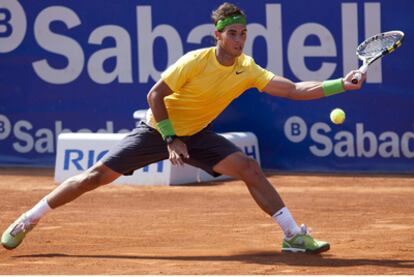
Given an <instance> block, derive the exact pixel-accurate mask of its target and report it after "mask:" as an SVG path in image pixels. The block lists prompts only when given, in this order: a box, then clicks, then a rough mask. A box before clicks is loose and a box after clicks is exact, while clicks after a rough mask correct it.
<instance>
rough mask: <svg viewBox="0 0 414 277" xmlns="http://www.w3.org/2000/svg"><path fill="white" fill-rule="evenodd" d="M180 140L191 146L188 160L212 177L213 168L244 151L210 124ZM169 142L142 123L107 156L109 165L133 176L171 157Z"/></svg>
mask: <svg viewBox="0 0 414 277" xmlns="http://www.w3.org/2000/svg"><path fill="white" fill-rule="evenodd" d="M180 139H181V140H182V141H183V142H184V143H185V144H186V145H187V149H188V154H189V155H190V158H189V159H184V162H185V163H188V164H190V165H193V166H196V167H199V168H201V169H203V170H205V171H206V172H208V173H209V174H211V175H212V176H215V177H216V176H220V175H221V174H219V173H217V172H214V171H213V167H214V166H215V165H216V164H217V163H219V162H220V161H221V160H223V159H224V158H226V157H227V156H228V155H230V154H232V153H235V152H239V151H241V150H240V148H238V147H237V146H236V145H235V144H233V143H232V142H231V141H229V140H227V139H226V138H224V137H223V136H220V135H219V134H217V133H215V132H214V131H213V130H212V128H211V127H210V126H208V127H206V128H205V129H203V130H201V131H200V132H198V133H197V134H194V135H192V136H183V137H180ZM168 156H169V155H168V149H167V144H166V143H165V142H164V141H163V139H162V137H161V135H160V133H159V132H158V131H157V130H156V129H154V128H152V127H150V126H148V125H147V124H146V123H144V122H140V123H139V124H138V126H137V127H136V128H135V129H134V130H132V132H131V133H129V134H128V135H127V136H126V137H125V138H123V139H122V140H121V141H120V142H119V143H118V144H117V145H116V146H115V147H114V148H112V149H111V150H110V151H109V152H108V153H107V154H106V155H105V156H104V157H103V158H102V160H101V161H102V162H103V164H105V165H106V166H107V167H109V168H110V169H112V170H113V171H116V172H118V173H120V174H123V175H131V174H132V173H133V172H134V170H137V169H139V168H142V167H144V166H146V165H149V164H152V163H155V162H158V161H161V160H165V159H168Z"/></svg>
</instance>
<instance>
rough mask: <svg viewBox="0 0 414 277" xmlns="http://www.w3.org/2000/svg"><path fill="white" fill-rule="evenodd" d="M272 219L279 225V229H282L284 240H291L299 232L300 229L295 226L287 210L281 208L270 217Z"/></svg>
mask: <svg viewBox="0 0 414 277" xmlns="http://www.w3.org/2000/svg"><path fill="white" fill-rule="evenodd" d="M272 218H273V220H274V221H275V222H276V223H277V224H279V226H280V228H282V230H283V233H285V237H286V238H291V237H293V236H294V235H296V234H297V233H299V232H300V228H299V227H298V225H297V224H296V222H295V220H294V219H293V217H292V215H291V214H290V212H289V210H288V208H286V207H283V208H281V209H280V210H278V211H277V212H276V213H275V214H274V215H273V216H272Z"/></svg>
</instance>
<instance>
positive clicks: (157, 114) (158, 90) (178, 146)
mask: <svg viewBox="0 0 414 277" xmlns="http://www.w3.org/2000/svg"><path fill="white" fill-rule="evenodd" d="M172 93H173V90H172V89H170V87H169V86H168V85H167V84H166V83H165V82H164V81H163V80H162V79H160V80H159V81H158V82H157V83H156V84H155V85H154V86H153V87H152V88H151V90H150V91H149V93H148V95H147V101H148V105H149V106H150V108H151V111H152V114H153V116H154V118H155V121H156V122H161V121H164V120H168V112H167V108H166V107H165V103H164V98H165V97H167V96H168V95H170V94H172ZM167 146H168V152H169V159H170V161H171V163H172V164H173V165H183V164H184V162H183V157H185V158H189V155H188V150H187V146H186V145H185V143H184V142H182V141H181V140H180V139H178V138H176V139H174V141H173V142H172V143H169V144H168V145H167Z"/></svg>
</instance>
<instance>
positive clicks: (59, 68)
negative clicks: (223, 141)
mask: <svg viewBox="0 0 414 277" xmlns="http://www.w3.org/2000/svg"><path fill="white" fill-rule="evenodd" d="M221 3H222V1H215V0H214V1H202V0H193V1H177V0H175V1H172V0H153V1H143V0H140V1H133V0H123V1H109V0H99V1H98V0H89V1H70V0H53V1H52V0H49V1H27V0H22V1H16V0H0V165H3V166H49V167H51V166H53V165H54V160H55V151H56V139H57V136H58V134H59V133H61V132H109V133H118V132H126V131H128V130H131V129H132V128H134V125H135V120H134V119H133V117H132V114H133V112H134V111H135V110H140V109H146V108H148V104H147V102H146V94H147V92H148V91H149V89H150V88H151V86H152V85H153V84H154V83H155V82H156V81H157V80H158V78H159V76H160V74H161V72H162V71H164V70H165V69H166V68H167V67H168V65H170V64H172V63H173V62H175V60H177V59H178V58H179V57H180V56H181V55H182V54H184V53H186V52H188V51H190V50H193V49H197V48H201V47H208V46H211V45H213V44H214V42H213V38H212V36H211V34H212V32H213V30H214V29H213V26H212V24H211V21H210V15H211V12H212V10H214V9H215V8H217V7H218V6H219V5H220V4H221ZM235 3H236V4H238V5H239V6H240V7H241V8H242V9H243V10H245V11H246V13H247V15H248V39H247V41H246V45H245V52H246V53H247V54H249V55H252V56H253V57H254V58H255V60H256V62H257V63H258V64H260V65H261V66H263V67H266V68H267V69H269V70H271V71H273V72H275V73H276V74H278V75H281V76H285V77H286V78H289V79H291V80H292V81H295V82H299V81H305V80H326V79H333V78H339V77H341V76H343V75H344V74H346V73H347V72H349V71H350V70H352V69H356V68H358V66H359V61H358V59H357V57H356V55H355V49H356V46H357V45H358V44H359V42H361V41H362V40H364V39H365V38H366V37H368V36H371V35H373V34H375V33H379V32H383V31H389V30H402V31H403V32H404V33H405V34H406V39H405V42H404V45H403V46H402V47H401V48H400V49H398V51H396V52H395V53H393V54H392V55H391V56H389V57H386V58H384V59H383V60H380V61H378V62H376V63H375V64H373V65H372V66H371V67H370V68H369V73H368V79H367V82H366V84H365V85H364V87H363V89H362V90H360V91H353V92H347V93H343V94H341V95H337V96H333V97H329V98H323V99H319V100H312V101H292V100H286V99H281V98H276V97H271V96H270V95H267V94H265V93H260V92H258V91H257V90H253V89H252V90H249V91H247V92H246V93H244V94H243V95H242V96H241V97H239V98H238V99H236V100H235V101H234V102H233V103H232V104H231V105H230V106H229V107H228V108H227V109H226V110H225V111H224V113H223V114H222V115H221V116H219V117H218V118H217V119H216V121H215V122H214V126H215V129H216V130H217V131H218V132H230V131H249V132H253V133H255V134H256V135H257V137H258V139H259V147H260V152H261V153H260V154H261V160H262V165H263V167H264V168H266V169H274V170H283V171H309V172H380V173H414V86H413V85H412V81H411V76H410V74H411V72H413V71H414V63H413V61H414V59H413V54H412V51H410V47H411V45H413V44H414V39H413V36H412V34H413V33H414V23H413V22H414V21H413V19H412V10H414V1H409V0H394V1H379V0H378V1H371V0H370V1H362V0H354V1H348V0H346V1H345V0H343V1H340V0H331V1H325V0H310V1H303V0H286V1H266V0H256V1H237V2H235ZM337 107H339V108H342V109H343V110H344V111H345V112H346V116H347V118H346V120H345V122H344V123H343V124H342V125H334V124H333V123H331V122H330V120H329V113H330V111H331V110H332V109H334V108H337Z"/></svg>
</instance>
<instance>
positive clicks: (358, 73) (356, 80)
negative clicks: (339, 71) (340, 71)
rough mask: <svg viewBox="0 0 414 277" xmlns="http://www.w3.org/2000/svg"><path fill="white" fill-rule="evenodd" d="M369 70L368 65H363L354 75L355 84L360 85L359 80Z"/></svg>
mask: <svg viewBox="0 0 414 277" xmlns="http://www.w3.org/2000/svg"><path fill="white" fill-rule="evenodd" d="M367 70H368V64H365V63H364V64H363V65H362V66H361V67H360V68H359V69H358V72H357V73H355V74H354V77H353V78H352V81H351V82H352V83H353V84H355V85H356V84H358V82H359V80H361V78H362V74H365V73H366V72H367Z"/></svg>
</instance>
